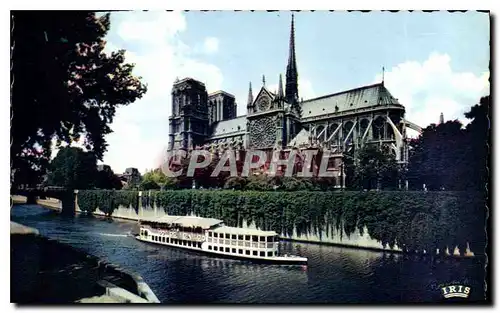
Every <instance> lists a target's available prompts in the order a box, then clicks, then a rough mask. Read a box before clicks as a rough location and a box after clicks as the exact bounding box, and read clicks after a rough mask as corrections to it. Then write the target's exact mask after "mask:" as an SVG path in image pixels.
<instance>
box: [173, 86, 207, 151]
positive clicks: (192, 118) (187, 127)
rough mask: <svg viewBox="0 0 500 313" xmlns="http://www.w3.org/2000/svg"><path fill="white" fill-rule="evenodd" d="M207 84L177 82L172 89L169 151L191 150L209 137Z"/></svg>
mask: <svg viewBox="0 0 500 313" xmlns="http://www.w3.org/2000/svg"><path fill="white" fill-rule="evenodd" d="M207 96H208V95H207V90H206V88H205V84H203V83H202V82H199V81H197V80H195V79H192V78H185V79H182V80H180V81H179V80H176V81H175V83H174V86H173V88H172V115H171V116H170V117H169V127H170V129H169V143H168V151H172V150H177V149H185V150H191V149H193V148H194V147H196V146H197V145H202V144H203V143H204V141H205V140H206V138H207V137H208V131H209V129H208V128H209V127H208V123H209V116H208V106H207Z"/></svg>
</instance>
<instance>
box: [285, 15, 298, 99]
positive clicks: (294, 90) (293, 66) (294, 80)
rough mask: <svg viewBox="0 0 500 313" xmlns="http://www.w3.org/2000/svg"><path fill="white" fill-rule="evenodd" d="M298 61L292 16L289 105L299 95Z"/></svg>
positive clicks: (288, 81)
mask: <svg viewBox="0 0 500 313" xmlns="http://www.w3.org/2000/svg"><path fill="white" fill-rule="evenodd" d="M298 76H299V74H298V73H297V61H296V57H295V24H294V16H293V14H292V24H291V27H290V50H289V54H288V65H287V67H286V91H285V93H286V100H287V102H289V103H293V102H294V101H296V99H297V98H298V95H299V91H298V88H299V87H298Z"/></svg>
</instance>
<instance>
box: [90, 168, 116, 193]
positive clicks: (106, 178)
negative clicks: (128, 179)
mask: <svg viewBox="0 0 500 313" xmlns="http://www.w3.org/2000/svg"><path fill="white" fill-rule="evenodd" d="M95 187H96V188H98V189H115V190H120V189H122V182H121V180H120V178H119V177H118V176H117V175H116V174H115V173H114V172H113V170H112V169H111V167H109V166H107V165H104V166H103V169H102V170H100V171H97V175H96V179H95Z"/></svg>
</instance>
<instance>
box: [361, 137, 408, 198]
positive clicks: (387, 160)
mask: <svg viewBox="0 0 500 313" xmlns="http://www.w3.org/2000/svg"><path fill="white" fill-rule="evenodd" d="M353 183H354V186H355V187H358V188H360V189H367V190H370V189H378V190H380V189H395V188H396V187H397V184H398V165H397V163H396V158H395V155H394V154H393V153H392V152H391V151H390V149H389V148H388V147H387V146H382V147H379V146H377V145H365V146H364V147H363V148H361V149H360V150H359V151H357V155H355V162H354V181H353Z"/></svg>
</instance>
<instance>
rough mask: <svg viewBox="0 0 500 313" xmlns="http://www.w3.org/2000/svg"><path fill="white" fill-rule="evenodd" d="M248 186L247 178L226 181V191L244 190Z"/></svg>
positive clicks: (234, 178) (232, 178) (233, 178)
mask: <svg viewBox="0 0 500 313" xmlns="http://www.w3.org/2000/svg"><path fill="white" fill-rule="evenodd" d="M246 184H247V179H246V178H245V177H238V176H236V177H230V178H229V179H227V180H226V183H225V184H224V189H234V190H243V189H245V186H246Z"/></svg>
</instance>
